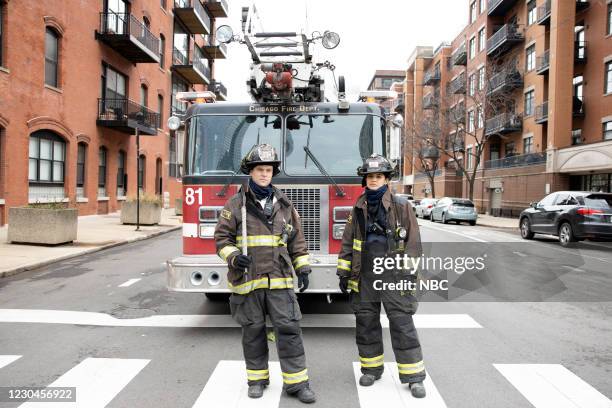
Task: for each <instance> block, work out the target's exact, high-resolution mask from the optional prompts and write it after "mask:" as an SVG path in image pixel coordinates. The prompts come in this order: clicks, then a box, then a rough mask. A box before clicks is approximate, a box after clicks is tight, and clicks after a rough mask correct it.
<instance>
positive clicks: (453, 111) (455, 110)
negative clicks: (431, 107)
mask: <svg viewBox="0 0 612 408" xmlns="http://www.w3.org/2000/svg"><path fill="white" fill-rule="evenodd" d="M448 116H449V118H448V119H449V122H450V124H451V125H452V126H456V125H458V124H462V125H465V105H464V104H463V103H460V104H458V105H455V106H453V107H452V108H450V109H449V110H448Z"/></svg>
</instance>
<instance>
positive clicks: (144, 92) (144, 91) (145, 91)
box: [140, 84, 149, 107]
mask: <svg viewBox="0 0 612 408" xmlns="http://www.w3.org/2000/svg"><path fill="white" fill-rule="evenodd" d="M148 101H149V88H147V86H146V85H145V84H142V85H140V104H141V105H142V106H144V107H147V106H149V103H148Z"/></svg>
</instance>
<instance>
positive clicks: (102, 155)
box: [98, 147, 107, 197]
mask: <svg viewBox="0 0 612 408" xmlns="http://www.w3.org/2000/svg"><path fill="white" fill-rule="evenodd" d="M106 153H107V150H106V148H105V147H101V148H100V150H98V197H106Z"/></svg>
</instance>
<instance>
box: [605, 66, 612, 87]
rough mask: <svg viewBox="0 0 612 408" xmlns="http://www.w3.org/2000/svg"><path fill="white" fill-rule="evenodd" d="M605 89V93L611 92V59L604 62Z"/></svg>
mask: <svg viewBox="0 0 612 408" xmlns="http://www.w3.org/2000/svg"><path fill="white" fill-rule="evenodd" d="M605 76H606V81H605V83H606V89H605V93H607V94H609V93H612V61H610V62H608V63H606V75H605Z"/></svg>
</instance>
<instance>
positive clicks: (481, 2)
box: [478, 0, 487, 14]
mask: <svg viewBox="0 0 612 408" xmlns="http://www.w3.org/2000/svg"><path fill="white" fill-rule="evenodd" d="M478 3H479V7H478V10H479V11H480V14H482V13H484V12H485V10H486V8H487V6H486V4H485V0H478Z"/></svg>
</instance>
